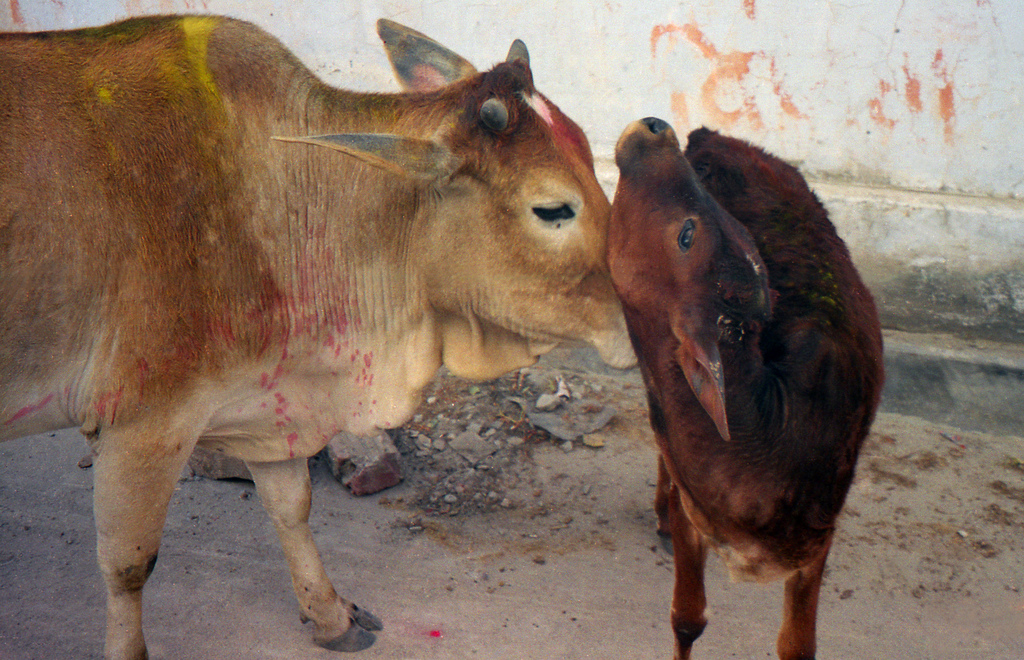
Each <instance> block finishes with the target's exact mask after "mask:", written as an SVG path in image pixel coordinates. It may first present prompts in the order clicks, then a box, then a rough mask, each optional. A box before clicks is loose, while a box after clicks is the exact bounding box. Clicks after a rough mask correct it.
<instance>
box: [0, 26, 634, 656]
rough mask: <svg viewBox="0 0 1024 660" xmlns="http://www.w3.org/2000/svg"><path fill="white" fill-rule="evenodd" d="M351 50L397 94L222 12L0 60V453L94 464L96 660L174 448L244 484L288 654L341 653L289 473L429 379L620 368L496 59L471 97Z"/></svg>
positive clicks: (354, 615)
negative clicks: (63, 438)
mask: <svg viewBox="0 0 1024 660" xmlns="http://www.w3.org/2000/svg"><path fill="white" fill-rule="evenodd" d="M379 31H380V33H381V36H382V38H384V40H385V43H386V46H387V48H388V50H389V55H390V56H391V58H392V62H393V64H394V67H395V70H396V73H397V74H398V75H399V77H400V79H401V81H402V82H403V84H404V85H405V86H406V87H407V88H408V89H410V90H412V91H408V92H405V93H401V94H361V93H353V92H348V91H342V90H338V89H333V88H331V87H328V86H326V85H324V84H323V83H321V82H320V81H319V80H317V79H316V78H315V77H314V76H313V75H312V74H311V73H310V72H309V71H308V70H307V69H306V68H305V67H304V66H303V65H302V64H301V63H300V62H299V61H298V60H297V59H296V58H295V57H294V56H293V55H292V54H290V53H289V52H288V51H287V50H286V49H285V48H284V47H283V46H282V45H281V44H280V43H279V42H278V41H277V40H275V39H274V38H272V37H270V36H269V35H267V34H265V33H264V32H262V31H260V30H259V29H257V28H255V27H254V26H252V25H249V24H247V23H244V22H240V21H237V20H231V19H227V18H219V17H210V16H190V17H159V18H146V19H139V20H130V21H126V22H123V23H118V24H114V25H109V26H106V27H101V28H96V29H86V30H77V31H72V32H51V33H39V34H8V35H2V36H0V309H2V310H3V317H2V321H0V439H8V438H14V437H19V436H23V435H28V434H32V433H37V432H41V431H45V430H48V429H57V428H61V427H66V426H79V427H80V428H81V430H82V432H83V433H84V434H85V435H86V436H87V438H88V440H89V442H90V444H91V446H92V449H93V451H94V452H95V454H96V459H95V515H96V526H97V533H98V554H99V564H100V567H101V569H102V572H103V575H104V578H105V580H106V584H107V588H108V605H107V640H106V654H107V656H108V657H109V658H142V657H145V656H146V647H145V643H144V641H143V635H142V624H141V611H142V610H141V594H142V587H143V584H144V583H145V582H146V579H147V577H148V575H149V573H150V571H151V570H152V568H153V565H154V562H155V561H156V556H157V549H158V546H159V543H160V537H161V529H162V526H163V522H164V517H165V512H166V508H167V504H168V500H169V498H170V496H171V492H172V491H173V489H174V484H175V482H176V481H177V478H178V475H179V473H180V471H181V468H182V466H183V465H184V462H185V460H186V458H187V457H188V455H189V453H190V452H191V451H192V448H193V447H194V446H195V445H196V443H197V442H200V443H202V444H204V445H205V446H207V447H210V448H213V449H216V450H219V451H223V452H224V453H226V454H229V455H231V456H236V457H239V458H241V459H244V460H245V461H246V462H247V463H248V465H249V469H250V471H251V472H252V475H253V477H254V479H255V481H256V485H257V488H258V490H259V493H260V496H261V498H262V499H263V502H264V505H265V506H266V508H267V510H268V512H269V514H270V516H271V518H272V519H273V521H274V524H275V526H276V528H277V530H278V533H279V535H280V538H281V542H282V545H283V547H284V552H285V555H286V557H287V560H288V563H289V566H290V569H291V574H292V579H293V582H294V586H295V592H296V595H297V597H298V600H299V604H300V606H301V610H302V613H303V617H304V618H305V619H308V620H312V621H313V622H314V623H315V624H316V630H315V640H316V641H317V643H319V644H321V645H323V646H326V647H328V648H333V649H338V650H354V649H359V648H363V647H365V646H367V645H368V644H370V643H372V641H373V635H372V634H371V633H369V632H367V631H368V630H372V629H376V628H379V627H380V624H379V622H378V621H377V620H376V618H374V617H373V616H372V615H369V614H368V613H366V612H365V611H362V610H359V609H358V608H356V607H355V606H354V605H352V604H351V603H349V602H348V601H346V600H344V599H342V598H340V597H338V595H337V594H336V593H335V590H334V587H333V586H332V585H331V583H330V581H329V580H328V578H327V575H326V574H325V572H324V569H323V566H322V564H321V561H320V558H319V556H318V554H317V551H316V548H315V547H314V545H313V540H312V536H311V534H310V529H309V526H308V524H307V519H308V511H309V506H310V486H309V475H308V472H307V467H306V457H308V456H311V455H313V454H315V453H316V452H317V451H319V450H320V448H322V447H323V446H324V444H325V443H326V442H327V440H329V439H330V438H331V437H332V436H333V435H334V434H336V433H337V432H339V431H341V430H347V431H350V432H355V433H367V432H373V431H374V430H375V429H379V428H384V427H394V426H396V425H399V424H401V423H402V422H403V421H404V420H406V419H407V418H408V417H409V415H410V413H411V411H412V410H413V409H414V407H415V406H416V405H417V403H418V398H419V393H420V391H421V389H422V388H423V386H424V385H425V384H426V383H427V382H428V381H429V380H430V379H431V378H432V377H433V375H434V373H435V372H436V370H437V369H438V367H439V366H440V365H442V364H444V365H446V366H447V367H448V368H449V369H450V370H451V371H452V372H454V373H456V374H461V375H464V376H467V377H473V378H490V377H494V376H496V375H497V374H500V373H502V372H505V371H507V370H510V369H513V368H517V367H521V366H524V365H527V364H530V363H532V362H533V361H534V360H535V359H536V357H537V356H538V355H540V354H542V353H544V352H545V351H546V350H548V349H549V348H550V347H552V346H553V345H554V344H555V343H556V342H558V341H559V340H561V339H565V338H569V339H583V340H586V341H589V342H591V343H593V344H594V345H596V346H597V347H598V349H599V350H600V351H601V352H602V355H603V356H604V357H605V358H606V360H608V361H609V362H610V363H613V364H618V365H626V364H628V363H629V362H630V361H631V360H632V351H631V349H630V347H629V342H628V338H627V335H626V332H625V326H624V323H623V321H622V318H621V309H620V306H619V303H618V300H617V299H616V297H615V294H614V292H613V290H612V286H611V281H610V279H609V275H608V272H607V267H606V263H605V232H606V225H607V215H608V211H609V206H608V201H607V198H606V197H605V196H604V194H603V193H602V191H601V189H600V187H599V186H598V183H597V181H596V179H595V178H594V173H593V162H592V158H591V154H590V149H589V146H588V143H587V140H586V138H585V137H584V135H583V133H582V132H581V131H580V129H579V128H578V127H577V126H576V125H575V124H574V123H573V122H572V121H571V120H569V119H568V118H567V117H565V116H564V115H563V114H562V113H561V112H560V111H559V110H558V108H556V107H555V106H554V105H552V104H551V103H550V102H549V101H548V100H547V99H546V98H545V97H544V96H542V95H541V94H539V93H538V92H537V91H536V90H535V89H534V87H533V81H532V76H531V73H530V68H529V63H528V59H527V55H526V49H525V47H524V46H522V44H521V43H520V42H516V43H515V44H514V45H513V48H512V50H511V52H510V57H509V59H508V61H506V62H504V63H502V64H499V65H497V66H496V67H495V68H494V69H492V70H491V71H489V72H487V73H477V72H476V70H475V69H474V68H473V67H472V65H470V64H469V63H468V62H466V61H465V60H463V59H462V58H460V57H458V56H457V55H455V54H453V53H451V52H450V51H448V50H446V49H444V48H442V47H441V46H439V45H438V44H436V43H434V42H433V41H431V40H429V39H428V38H426V37H424V36H423V35H420V34H418V33H416V32H413V31H411V30H408V29H405V28H402V27H401V26H398V25H396V24H393V23H390V22H387V21H381V22H380V24H379ZM275 138H276V139H275ZM294 142H300V143H302V144H295V143H294Z"/></svg>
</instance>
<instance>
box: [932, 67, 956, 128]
mask: <svg viewBox="0 0 1024 660" xmlns="http://www.w3.org/2000/svg"><path fill="white" fill-rule="evenodd" d="M932 70H933V71H934V72H935V75H936V76H938V77H939V79H940V80H941V81H942V82H943V83H945V84H944V85H943V86H942V87H940V88H939V117H940V118H941V119H942V128H943V134H944V135H945V138H946V144H953V124H954V122H955V120H956V106H955V105H954V103H953V77H952V76H951V75H950V73H949V69H948V68H947V67H946V63H945V58H944V56H943V54H942V49H941V48H940V49H939V50H937V51H935V58H934V59H933V60H932Z"/></svg>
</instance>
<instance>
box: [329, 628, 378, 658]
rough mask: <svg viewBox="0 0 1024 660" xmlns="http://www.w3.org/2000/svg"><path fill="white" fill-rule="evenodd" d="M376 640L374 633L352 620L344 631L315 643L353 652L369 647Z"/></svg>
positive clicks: (335, 649)
mask: <svg viewBox="0 0 1024 660" xmlns="http://www.w3.org/2000/svg"><path fill="white" fill-rule="evenodd" d="M378 630H379V628H378ZM376 641H377V636H376V635H374V634H373V633H372V632H368V631H367V630H366V629H365V628H363V627H362V626H361V625H359V624H358V623H355V622H353V623H352V625H351V626H349V628H348V630H346V631H345V632H344V633H342V634H340V635H338V636H337V637H335V638H334V639H329V640H327V641H326V642H317V644H319V645H320V646H322V647H324V648H325V649H328V650H329V651H341V652H344V653H353V652H355V651H362V650H363V649H368V648H370V647H371V646H373V643H374V642H376Z"/></svg>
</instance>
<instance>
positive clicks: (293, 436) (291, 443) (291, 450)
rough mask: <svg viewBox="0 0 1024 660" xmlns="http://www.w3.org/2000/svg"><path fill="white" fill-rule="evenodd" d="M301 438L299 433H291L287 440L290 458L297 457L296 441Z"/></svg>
mask: <svg viewBox="0 0 1024 660" xmlns="http://www.w3.org/2000/svg"><path fill="white" fill-rule="evenodd" d="M298 439H299V434H298V433H289V434H288V437H286V438H285V440H286V441H287V442H288V458H295V442H296V441H297V440H298Z"/></svg>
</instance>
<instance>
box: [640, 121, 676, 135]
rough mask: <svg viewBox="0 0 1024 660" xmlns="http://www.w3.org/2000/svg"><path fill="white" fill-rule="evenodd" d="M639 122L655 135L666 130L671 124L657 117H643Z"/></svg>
mask: <svg viewBox="0 0 1024 660" xmlns="http://www.w3.org/2000/svg"><path fill="white" fill-rule="evenodd" d="M640 122H641V123H642V124H643V125H644V126H646V127H647V130H649V131H650V132H651V133H654V134H655V135H658V134H660V133H664V132H665V131H666V130H668V129H669V128H671V126H669V125H668V122H666V121H664V120H662V119H658V118H657V117H644V118H643V119H641V120H640Z"/></svg>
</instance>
